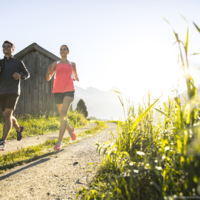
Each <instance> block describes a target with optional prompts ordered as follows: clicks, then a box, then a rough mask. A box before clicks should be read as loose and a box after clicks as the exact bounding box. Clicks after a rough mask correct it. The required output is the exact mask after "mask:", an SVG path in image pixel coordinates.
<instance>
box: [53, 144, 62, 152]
mask: <svg viewBox="0 0 200 200" xmlns="http://www.w3.org/2000/svg"><path fill="white" fill-rule="evenodd" d="M54 149H55V150H58V151H60V150H61V149H62V143H60V145H59V146H57V145H55V146H54Z"/></svg>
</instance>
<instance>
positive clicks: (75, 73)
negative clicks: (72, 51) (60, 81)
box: [72, 62, 79, 81]
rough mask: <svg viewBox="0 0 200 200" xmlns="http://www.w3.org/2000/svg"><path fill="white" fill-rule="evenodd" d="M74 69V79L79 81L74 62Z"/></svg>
mask: <svg viewBox="0 0 200 200" xmlns="http://www.w3.org/2000/svg"><path fill="white" fill-rule="evenodd" d="M72 67H73V72H74V79H75V80H76V81H79V77H78V74H77V69H76V63H74V62H72Z"/></svg>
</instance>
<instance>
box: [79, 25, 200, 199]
mask: <svg viewBox="0 0 200 200" xmlns="http://www.w3.org/2000/svg"><path fill="white" fill-rule="evenodd" d="M195 25H196V24H195ZM196 26H197V25H196ZM197 30H198V29H197ZM199 30H200V29H199ZM199 30H198V31H199ZM199 32H200V31H199ZM188 33H189V28H187V33H186V41H185V43H184V42H182V41H180V39H179V37H178V34H177V33H176V32H175V31H174V35H175V38H176V43H177V44H178V48H179V50H180V52H179V54H180V57H181V64H182V69H183V71H184V74H185V81H186V85H187V94H188V99H187V102H185V103H184V104H183V105H181V101H180V97H179V95H177V96H176V97H175V98H173V99H170V98H169V99H168V102H167V103H164V104H163V107H164V108H163V109H160V108H159V106H158V101H159V99H157V100H156V101H155V102H153V103H152V104H151V103H150V102H151V101H150V99H151V98H150V94H149V93H148V102H147V103H146V104H144V103H142V104H139V106H138V107H137V108H136V107H134V105H133V106H131V107H130V108H129V111H128V114H129V116H128V118H127V119H126V120H125V122H119V123H118V137H117V139H116V138H115V137H114V136H113V138H112V139H111V140H110V141H108V142H106V143H104V144H103V145H99V144H97V147H98V151H99V152H101V153H102V155H103V159H102V162H101V163H100V165H99V169H98V172H97V176H96V177H95V178H94V181H93V182H91V184H90V187H89V188H88V189H87V188H83V187H81V188H79V190H78V191H77V198H78V197H80V196H82V198H83V199H88V200H89V199H109V200H116V199H119V200H164V199H194V198H195V195H199V196H200V120H199V119H200V109H198V105H199V103H200V101H199V97H198V96H197V89H196V87H195V85H194V81H193V79H192V77H191V76H190V73H189V64H188ZM121 103H122V106H123V102H121ZM155 110H156V111H157V112H158V113H160V114H158V115H157V117H158V120H155V119H154V118H153V111H155ZM161 118H162V119H161ZM120 127H121V129H120ZM196 197H197V198H198V196H196Z"/></svg>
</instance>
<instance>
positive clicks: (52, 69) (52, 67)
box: [46, 62, 57, 81]
mask: <svg viewBox="0 0 200 200" xmlns="http://www.w3.org/2000/svg"><path fill="white" fill-rule="evenodd" d="M56 65H57V62H54V63H53V64H50V65H49V67H48V70H47V73H46V80H47V81H50V80H51V78H52V76H53V74H54V72H55V71H56Z"/></svg>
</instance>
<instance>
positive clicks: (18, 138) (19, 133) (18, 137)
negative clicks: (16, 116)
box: [16, 126, 24, 141]
mask: <svg viewBox="0 0 200 200" xmlns="http://www.w3.org/2000/svg"><path fill="white" fill-rule="evenodd" d="M23 131H24V127H23V126H20V131H16V132H17V140H18V141H20V140H21V139H22V132H23Z"/></svg>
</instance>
